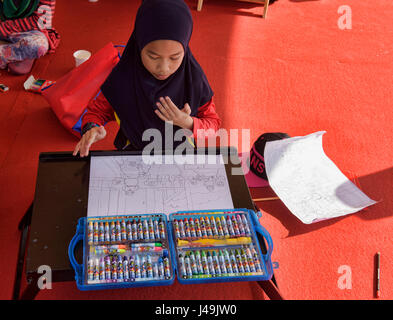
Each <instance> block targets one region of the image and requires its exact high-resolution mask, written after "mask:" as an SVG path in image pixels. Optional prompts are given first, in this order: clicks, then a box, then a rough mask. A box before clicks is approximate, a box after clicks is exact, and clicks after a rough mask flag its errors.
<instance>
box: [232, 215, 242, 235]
mask: <svg viewBox="0 0 393 320" xmlns="http://www.w3.org/2000/svg"><path fill="white" fill-rule="evenodd" d="M232 226H233V230H234V231H235V235H236V236H240V230H239V226H238V225H237V221H236V218H235V216H232Z"/></svg>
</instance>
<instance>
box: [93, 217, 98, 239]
mask: <svg viewBox="0 0 393 320" xmlns="http://www.w3.org/2000/svg"><path fill="white" fill-rule="evenodd" d="M93 242H94V243H97V242H98V222H97V221H96V222H94V231H93Z"/></svg>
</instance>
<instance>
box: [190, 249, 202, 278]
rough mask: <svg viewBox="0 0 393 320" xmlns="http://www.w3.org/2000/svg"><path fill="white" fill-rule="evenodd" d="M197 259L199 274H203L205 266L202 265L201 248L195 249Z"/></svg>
mask: <svg viewBox="0 0 393 320" xmlns="http://www.w3.org/2000/svg"><path fill="white" fill-rule="evenodd" d="M191 252H192V254H194V252H193V251H191ZM195 260H196V264H197V269H198V273H199V274H203V266H202V261H201V254H200V253H199V250H196V251H195Z"/></svg>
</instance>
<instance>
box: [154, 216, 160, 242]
mask: <svg viewBox="0 0 393 320" xmlns="http://www.w3.org/2000/svg"><path fill="white" fill-rule="evenodd" d="M153 225H154V236H155V238H156V239H160V228H159V226H158V220H157V219H154V221H153Z"/></svg>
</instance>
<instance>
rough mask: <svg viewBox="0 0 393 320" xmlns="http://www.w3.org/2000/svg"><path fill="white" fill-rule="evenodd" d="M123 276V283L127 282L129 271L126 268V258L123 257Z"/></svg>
mask: <svg viewBox="0 0 393 320" xmlns="http://www.w3.org/2000/svg"><path fill="white" fill-rule="evenodd" d="M123 274H124V281H128V280H129V279H130V271H129V267H128V260H127V256H124V257H123Z"/></svg>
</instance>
